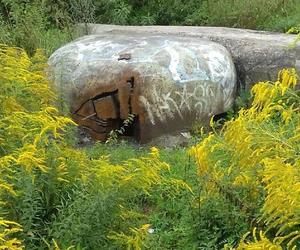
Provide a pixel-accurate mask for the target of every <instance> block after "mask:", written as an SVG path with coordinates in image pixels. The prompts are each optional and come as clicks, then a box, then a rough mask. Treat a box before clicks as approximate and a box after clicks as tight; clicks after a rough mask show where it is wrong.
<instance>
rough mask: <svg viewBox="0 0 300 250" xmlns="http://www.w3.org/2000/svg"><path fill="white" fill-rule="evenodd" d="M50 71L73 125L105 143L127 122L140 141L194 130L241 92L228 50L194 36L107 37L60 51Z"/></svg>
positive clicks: (94, 37) (84, 39) (83, 40)
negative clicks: (85, 129) (71, 117)
mask: <svg viewBox="0 0 300 250" xmlns="http://www.w3.org/2000/svg"><path fill="white" fill-rule="evenodd" d="M49 65H50V76H51V77H52V79H53V80H54V83H55V85H56V87H57V88H58V90H59V92H60V93H62V94H63V95H64V97H65V98H66V100H67V102H68V104H69V105H70V110H71V113H72V115H73V118H74V120H75V121H76V122H77V123H78V124H80V125H81V126H84V127H85V128H87V129H88V130H89V131H90V134H92V135H93V136H94V138H97V139H100V140H106V139H107V136H108V134H109V132H110V131H111V130H113V129H119V128H120V127H122V123H123V121H124V120H126V119H128V117H129V115H134V116H135V118H134V120H133V124H131V125H130V126H128V127H127V129H126V131H125V134H126V135H129V136H133V137H135V138H136V139H138V140H139V141H141V142H146V141H149V140H150V139H152V138H154V137H157V136H159V135H162V134H167V133H171V132H174V131H180V130H185V129H188V128H190V127H191V126H192V124H193V123H194V122H195V121H196V120H202V121H207V120H208V119H210V117H211V116H212V115H214V114H220V113H223V112H225V111H226V110H227V109H229V108H230V107H231V105H232V103H233V101H234V98H235V93H236V71H235V66H234V63H233V60H232V58H231V55H230V53H229V52H228V51H227V49H226V48H225V47H223V46H222V45H219V44H217V43H214V42H211V41H207V40H203V39H199V38H194V37H182V36H175V35H167V36H165V35H149V34H146V33H141V32H140V33H137V34H135V33H132V34H128V33H127V32H125V33H123V32H103V33H101V34H100V35H91V36H86V37H82V38H80V39H78V40H76V41H74V42H72V43H69V44H67V45H66V46H64V47H62V48H60V49H58V50H57V51H56V52H55V53H54V54H53V55H52V56H51V57H50V59H49Z"/></svg>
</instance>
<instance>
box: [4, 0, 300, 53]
mask: <svg viewBox="0 0 300 250" xmlns="http://www.w3.org/2000/svg"><path fill="white" fill-rule="evenodd" d="M299 13H300V2H299V1H298V0H289V1H286V0H268V1H267V0H264V1H261V0H251V1H247V0H238V1H237V0H227V1H223V0H188V1H183V0H176V1H173V0H172V1H171V0H147V1H145V0H42V1H40V0H0V43H5V44H8V45H12V46H18V47H22V48H25V49H26V51H27V52H28V53H29V54H30V55H32V54H33V53H34V51H35V49H36V48H43V49H44V50H45V51H46V54H47V55H49V54H51V53H52V52H53V51H54V50H55V49H57V48H58V47H60V46H61V45H62V44H65V43H67V42H68V41H70V40H73V39H74V38H75V37H77V36H79V35H83V34H84V33H85V32H86V30H85V29H83V30H79V29H78V27H77V28H76V24H77V23H85V24H86V23H91V22H98V23H108V24H127V25H205V26H226V27H239V28H251V29H265V30H270V31H281V32H286V31H288V30H290V31H291V29H290V28H292V27H293V33H295V32H296V33H297V32H298V30H299V25H300V15H299Z"/></svg>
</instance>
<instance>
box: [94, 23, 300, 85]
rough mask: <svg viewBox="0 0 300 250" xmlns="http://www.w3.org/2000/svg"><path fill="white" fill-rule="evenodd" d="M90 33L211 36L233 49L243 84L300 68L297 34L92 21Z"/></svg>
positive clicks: (231, 51) (274, 77) (273, 77)
mask: <svg viewBox="0 0 300 250" xmlns="http://www.w3.org/2000/svg"><path fill="white" fill-rule="evenodd" d="M89 32H90V34H98V35H104V34H125V35H132V34H135V35H144V34H150V35H176V36H181V37H186V38H193V39H195V38H198V39H209V40H211V41H214V42H217V43H220V44H222V45H223V46H225V47H226V48H227V49H228V50H229V51H230V53H231V55H232V57H233V60H234V63H235V65H236V69H237V75H238V81H239V85H240V86H241V87H244V88H246V89H249V88H250V87H251V86H252V85H253V84H254V83H256V82H259V81H265V80H275V79H276V78H277V73H278V71H279V70H281V69H282V68H285V67H294V68H296V69H297V70H298V72H300V44H298V45H297V46H296V47H295V48H294V49H291V48H290V45H291V44H292V43H293V41H294V40H295V39H296V35H287V34H282V33H272V32H264V31H256V30H245V29H234V28H223V27H191V26H117V25H101V24H90V25H89Z"/></svg>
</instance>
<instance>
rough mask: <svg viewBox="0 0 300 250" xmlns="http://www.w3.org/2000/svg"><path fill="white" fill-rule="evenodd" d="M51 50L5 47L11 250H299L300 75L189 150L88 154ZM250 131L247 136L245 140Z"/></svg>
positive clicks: (1, 141) (1, 229)
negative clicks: (59, 101) (59, 88)
mask: <svg viewBox="0 0 300 250" xmlns="http://www.w3.org/2000/svg"><path fill="white" fill-rule="evenodd" d="M45 61H46V58H45V57H44V56H43V53H42V52H41V51H40V50H37V52H36V53H35V54H34V55H33V56H32V57H31V58H30V57H28V55H27V54H26V53H25V51H24V50H23V49H19V48H14V47H8V46H6V45H1V46H0V86H1V92H0V101H1V104H2V105H1V107H0V173H1V174H0V187H1V189H0V201H1V207H0V249H22V248H26V249H123V248H128V249H147V248H149V249H222V248H227V249H229V248H236V249H298V248H299V247H300V245H299V244H300V233H299V225H300V213H299V211H300V210H299V207H300V198H299V197H300V193H299V192H300V110H299V106H300V95H299V90H295V89H294V87H295V85H296V82H297V75H296V72H295V71H294V70H283V71H281V72H280V73H279V77H278V81H276V82H275V83H272V82H262V83H258V84H256V85H255V86H254V87H253V89H252V94H253V102H252V105H251V106H250V107H249V108H244V109H242V110H240V111H239V113H238V115H237V116H236V117H235V118H233V119H231V120H229V121H227V122H226V123H225V125H224V126H223V127H222V128H221V129H220V128H217V127H216V126H217V124H214V123H213V122H212V124H211V126H212V128H213V132H211V133H209V134H208V135H206V134H202V135H201V139H200V142H199V144H197V145H194V146H192V147H191V148H190V149H188V151H189V153H187V149H185V148H175V149H162V150H158V149H157V148H152V149H150V153H149V152H148V151H149V149H147V148H141V147H138V146H130V145H129V144H126V143H125V144H120V145H103V144H95V145H93V146H90V147H86V148H79V147H78V146H77V144H76V140H75V139H74V138H75V137H76V135H75V134H74V133H75V132H74V131H75V130H76V125H75V124H74V123H73V122H72V121H71V120H70V119H69V118H68V117H65V116H63V115H62V114H60V111H59V110H57V108H56V107H55V103H56V95H55V93H54V92H53V91H52V89H51V85H50V84H49V82H48V81H47V80H46V77H45V71H44V69H45V67H46V64H45ZM237 131H238V133H237Z"/></svg>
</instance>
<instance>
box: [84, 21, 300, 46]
mask: <svg viewBox="0 0 300 250" xmlns="http://www.w3.org/2000/svg"><path fill="white" fill-rule="evenodd" d="M88 30H89V34H103V33H114V32H122V33H128V34H130V33H131V34H132V33H135V34H139V33H144V34H145V33H147V34H149V35H153V34H160V35H177V36H182V37H188V36H191V37H200V38H208V39H210V40H211V39H214V38H218V37H219V38H223V39H229V40H232V39H233V40H235V39H237V38H240V37H244V38H245V39H247V40H249V41H253V42H257V43H260V42H263V43H265V42H266V41H267V42H268V41H270V42H272V43H276V44H277V45H283V44H285V45H288V44H290V43H292V42H293V41H294V40H295V39H296V36H297V35H292V34H284V33H278V32H268V31H258V30H250V29H238V28H227V27H205V26H121V25H107V24H88Z"/></svg>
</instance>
